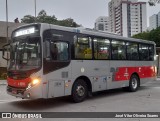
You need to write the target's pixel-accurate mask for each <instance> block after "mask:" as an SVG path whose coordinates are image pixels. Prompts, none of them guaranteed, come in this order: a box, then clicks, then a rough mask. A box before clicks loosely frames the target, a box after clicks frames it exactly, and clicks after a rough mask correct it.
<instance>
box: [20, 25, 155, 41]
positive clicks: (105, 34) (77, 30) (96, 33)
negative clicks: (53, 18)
mask: <svg viewBox="0 0 160 121" xmlns="http://www.w3.org/2000/svg"><path fill="white" fill-rule="evenodd" d="M36 24H39V25H41V27H42V28H46V29H47V28H48V26H50V28H51V29H56V30H62V31H68V32H74V33H81V34H87V35H92V36H100V37H106V38H111V39H119V40H126V41H131V42H140V43H146V44H155V42H153V41H149V40H142V39H135V38H128V37H123V36H120V35H118V34H116V33H111V32H104V31H99V30H94V29H89V28H84V27H77V28H74V27H64V26H58V25H53V24H47V23H33V24H27V25H23V26H21V27H25V26H31V25H36ZM21 27H19V28H21Z"/></svg>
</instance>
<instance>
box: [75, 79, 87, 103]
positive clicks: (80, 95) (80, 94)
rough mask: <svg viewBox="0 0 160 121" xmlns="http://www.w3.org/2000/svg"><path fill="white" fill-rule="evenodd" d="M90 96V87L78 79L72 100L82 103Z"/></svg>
mask: <svg viewBox="0 0 160 121" xmlns="http://www.w3.org/2000/svg"><path fill="white" fill-rule="evenodd" d="M87 94H88V87H87V84H86V82H85V81H84V80H83V79H78V80H77V81H76V82H75V83H74V85H73V88H72V100H73V101H74V102H76V103H79V102H82V101H84V100H85V99H86V97H87Z"/></svg>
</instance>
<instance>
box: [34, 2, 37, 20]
mask: <svg viewBox="0 0 160 121" xmlns="http://www.w3.org/2000/svg"><path fill="white" fill-rule="evenodd" d="M34 5H35V6H34V8H35V22H36V17H37V1H36V0H34Z"/></svg>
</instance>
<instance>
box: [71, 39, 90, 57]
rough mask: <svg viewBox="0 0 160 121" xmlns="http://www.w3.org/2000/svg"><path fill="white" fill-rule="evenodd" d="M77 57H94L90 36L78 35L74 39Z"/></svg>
mask: <svg viewBox="0 0 160 121" xmlns="http://www.w3.org/2000/svg"><path fill="white" fill-rule="evenodd" d="M74 50H75V58H76V59H92V46H91V38H90V37H78V38H75V39H74Z"/></svg>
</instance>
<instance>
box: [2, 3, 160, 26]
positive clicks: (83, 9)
mask: <svg viewBox="0 0 160 121" xmlns="http://www.w3.org/2000/svg"><path fill="white" fill-rule="evenodd" d="M5 1H6V0H0V21H5V20H6V4H5ZM109 1H110V0H37V13H38V12H39V11H40V10H42V9H44V10H45V11H46V12H47V14H48V15H55V16H56V17H57V18H58V19H66V18H70V17H71V18H73V19H74V20H75V22H77V23H78V24H82V25H83V26H84V27H88V28H93V27H94V22H95V20H96V18H98V17H99V16H107V15H108V2H109ZM139 1H145V2H147V1H148V0H139ZM34 10H35V9H34V0H8V11H9V15H8V16H9V21H11V22H13V21H14V19H15V18H16V17H18V18H19V20H20V19H21V18H23V16H24V15H28V14H29V15H33V16H34ZM159 11H160V4H157V5H156V6H154V7H149V6H148V5H147V19H149V16H151V15H153V14H157V13H158V12H159Z"/></svg>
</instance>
